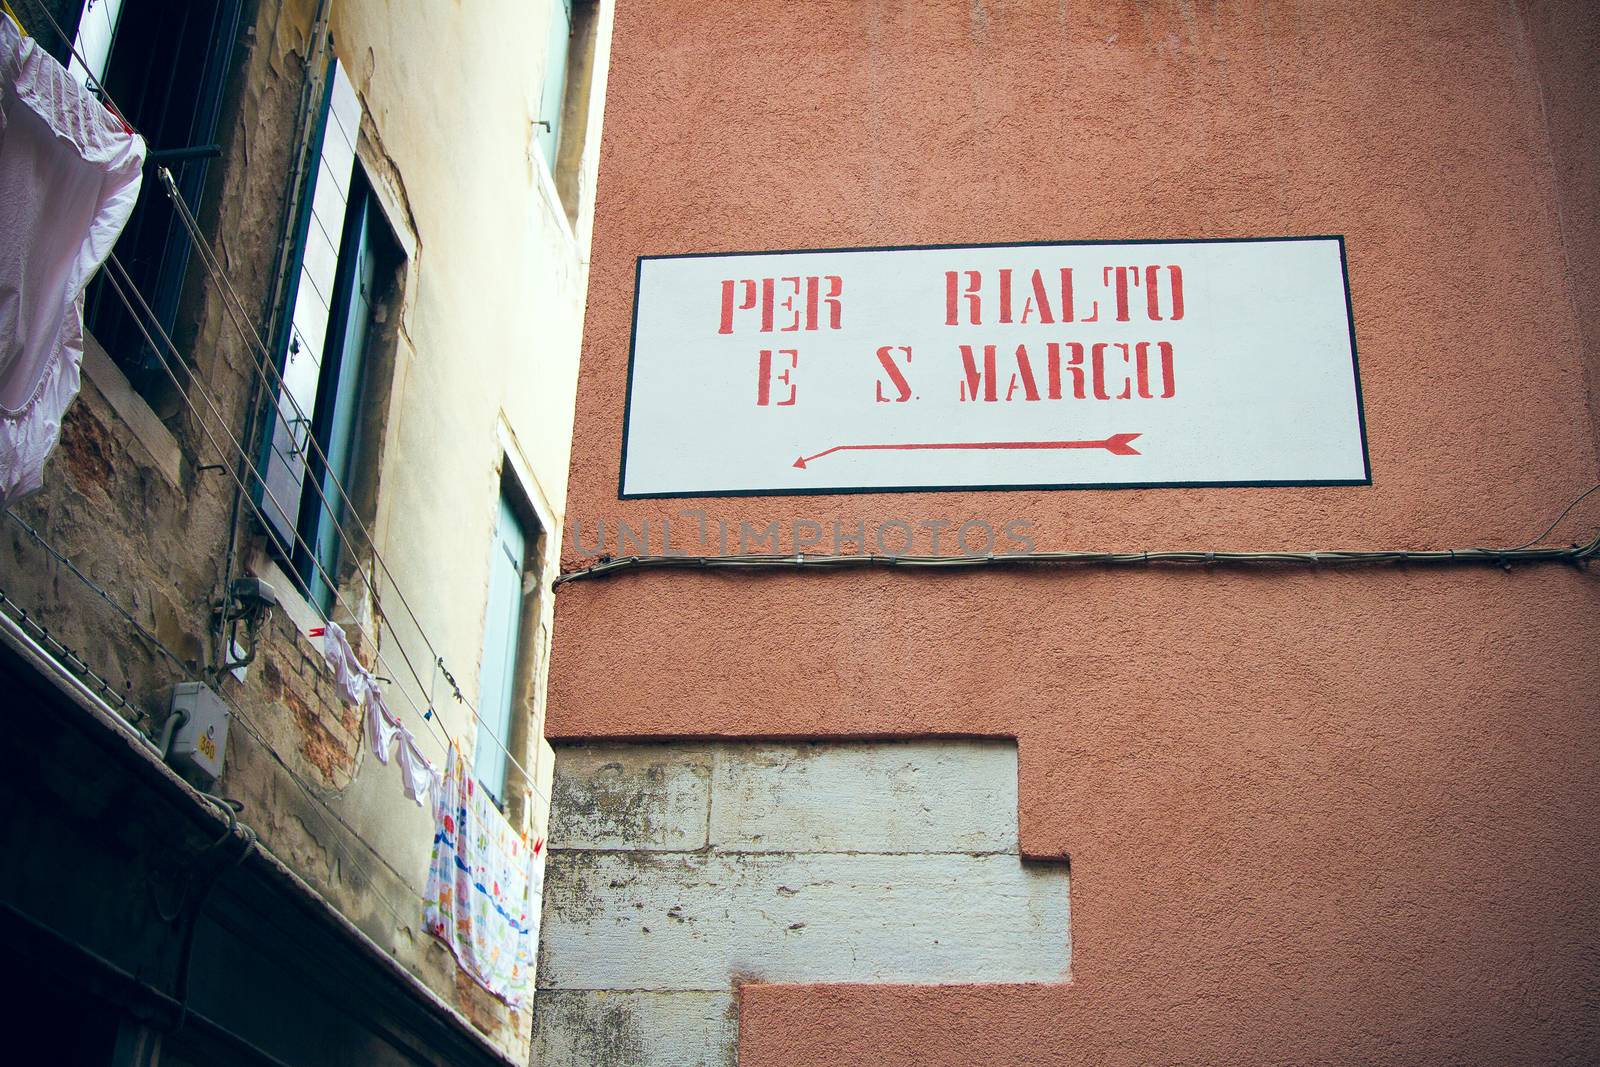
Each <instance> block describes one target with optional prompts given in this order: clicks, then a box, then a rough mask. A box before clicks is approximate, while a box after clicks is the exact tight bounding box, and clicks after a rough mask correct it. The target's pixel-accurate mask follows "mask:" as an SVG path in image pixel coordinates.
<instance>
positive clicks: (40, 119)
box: [0, 14, 145, 506]
mask: <svg viewBox="0 0 1600 1067" xmlns="http://www.w3.org/2000/svg"><path fill="white" fill-rule="evenodd" d="M144 151H145V145H144V140H143V139H142V138H140V137H139V136H138V135H137V134H134V133H130V132H129V131H128V129H127V128H126V127H125V126H124V125H123V124H122V122H121V120H119V119H118V118H116V117H115V116H114V115H112V114H111V112H110V111H108V110H106V108H105V106H104V105H103V104H101V103H100V101H98V100H96V99H95V98H94V97H93V96H91V95H90V94H89V93H88V92H86V91H85V90H84V88H83V87H82V86H81V85H79V84H78V83H77V82H76V81H75V80H73V78H72V77H71V75H69V74H68V73H67V72H66V70H64V69H63V68H62V66H61V65H60V64H59V63H57V62H56V61H55V59H54V58H52V57H51V56H50V55H49V54H48V53H47V52H45V51H44V50H43V49H42V48H40V47H39V46H38V44H37V43H36V42H34V41H33V40H32V39H31V38H27V37H24V36H22V34H21V32H20V31H19V30H18V28H17V26H16V24H15V23H14V22H12V21H11V19H10V18H9V17H8V16H6V15H4V14H0V506H3V505H5V504H8V503H10V502H11V501H12V500H15V499H16V498H17V497H19V496H22V495H23V494H25V493H30V492H32V491H33V490H35V489H37V488H39V486H40V485H41V484H42V482H43V472H44V463H45V460H46V459H47V458H48V457H49V455H50V452H51V450H52V449H54V448H55V445H56V441H57V439H58V438H59V437H60V435H61V417H62V415H64V414H65V413H66V410H67V406H68V405H69V404H71V403H72V400H73V398H74V397H75V396H77V395H78V366H79V363H80V362H81V360H82V359H83V290H84V286H86V285H87V284H88V283H89V279H90V278H91V277H92V276H93V275H94V272H95V270H96V269H97V268H98V267H99V266H100V264H101V263H103V262H104V261H105V258H106V256H108V255H110V253H111V247H112V245H114V244H115V243H116V240H117V236H118V235H119V234H120V233H121V232H122V227H123V225H124V224H125V223H126V222H127V221H128V215H129V214H130V213H131V212H132V211H133V205H134V202H135V201H136V200H138V198H139V183H140V169H141V168H142V167H143V166H144Z"/></svg>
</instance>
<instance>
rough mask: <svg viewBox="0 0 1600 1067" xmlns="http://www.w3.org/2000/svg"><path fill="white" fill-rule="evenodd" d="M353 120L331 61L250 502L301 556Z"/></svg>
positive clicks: (344, 82)
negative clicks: (277, 383) (277, 372)
mask: <svg viewBox="0 0 1600 1067" xmlns="http://www.w3.org/2000/svg"><path fill="white" fill-rule="evenodd" d="M360 115H361V107H360V103H359V102H358V101H357V99H356V94H355V88H354V86H352V85H351V83H350V78H349V76H348V75H347V74H346V73H345V71H344V67H343V66H342V65H340V64H339V63H338V62H337V61H335V62H334V64H333V70H332V76H331V77H330V78H329V79H328V93H327V97H326V99H325V101H324V103H323V114H322V128H321V130H320V131H319V134H318V146H319V147H318V153H317V160H316V166H315V167H314V168H313V169H312V170H311V173H310V176H309V178H308V179H307V185H306V190H305V199H304V210H303V211H302V214H301V217H300V222H299V229H298V232H297V237H296V240H297V243H298V247H299V249H300V254H299V256H298V259H299V263H298V264H297V266H296V269H295V273H294V280H293V282H292V283H291V285H290V289H289V299H288V304H287V306H288V307H289V308H290V309H291V310H290V314H289V317H288V319H287V320H286V322H285V328H284V329H283V331H282V334H281V337H280V340H279V347H278V359H279V362H278V366H279V368H280V369H281V371H282V374H283V382H282V385H281V387H280V390H279V393H278V395H277V396H275V397H274V398H273V399H274V402H273V405H272V408H271V411H270V415H271V419H270V421H269V423H268V425H267V427H266V429H265V434H264V437H265V439H264V440H263V441H262V445H261V456H262V459H261V473H262V479H263V481H264V482H265V486H266V489H265V490H264V491H262V490H259V489H258V501H259V503H260V504H261V510H262V512H263V513H264V514H265V515H266V517H267V520H268V525H269V526H270V527H271V528H272V532H273V533H275V534H276V535H277V537H278V540H279V543H280V545H281V547H282V548H283V550H284V551H285V553H287V554H289V555H290V556H294V555H296V554H298V553H300V552H301V551H303V550H302V549H300V548H299V547H298V546H297V545H296V541H295V538H296V534H297V533H300V532H301V530H302V525H301V512H302V510H303V507H302V502H303V501H302V498H303V497H304V496H305V495H307V494H306V490H305V483H306V472H307V469H308V466H309V463H308V460H309V457H310V454H311V453H312V451H313V450H312V449H311V447H310V444H309V442H310V438H311V434H312V430H313V426H312V424H313V421H314V418H315V413H316V410H317V401H318V399H319V397H318V392H319V387H320V385H321V382H322V379H323V374H322V361H323V352H324V350H325V349H326V347H327V345H328V343H329V340H330V333H332V332H333V331H332V330H331V329H330V320H331V319H332V318H333V307H334V291H333V290H334V284H335V281H336V278H337V275H338V265H339V254H340V251H341V245H342V243H343V239H344V231H345V225H344V224H345V218H346V214H347V208H348V204H349V198H350V182H351V177H352V175H353V173H354V170H355V158H356V155H355V143H356V131H357V129H358V128H359V120H360ZM291 397H292V398H293V402H292V403H291V401H290V398H291ZM297 408H298V410H297ZM302 413H303V414H302ZM269 494H270V495H269ZM306 540H307V541H309V540H310V538H306Z"/></svg>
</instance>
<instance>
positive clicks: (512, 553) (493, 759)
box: [472, 486, 539, 808]
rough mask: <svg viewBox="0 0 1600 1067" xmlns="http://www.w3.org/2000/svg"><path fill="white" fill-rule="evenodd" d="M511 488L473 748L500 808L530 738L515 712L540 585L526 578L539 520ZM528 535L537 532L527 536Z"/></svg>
mask: <svg viewBox="0 0 1600 1067" xmlns="http://www.w3.org/2000/svg"><path fill="white" fill-rule="evenodd" d="M525 514H526V510H525V509H523V508H520V507H518V506H517V502H516V501H514V498H513V496H512V494H511V492H510V487H509V486H507V487H506V488H504V489H502V490H501V493H500V510H499V513H498V516H497V517H496V520H495V528H494V543H493V545H492V546H491V547H490V550H489V598H488V599H489V603H488V608H487V609H486V611H485V614H484V623H483V667H482V670H481V672H480V674H479V679H478V683H479V684H478V719H479V721H478V739H477V743H476V744H475V745H474V746H473V756H472V769H473V774H474V776H475V777H476V778H477V779H478V784H479V785H481V786H483V788H485V789H487V790H488V791H489V794H490V795H491V796H493V797H494V798H495V800H496V801H497V802H498V803H499V804H500V806H501V807H502V808H504V807H505V806H506V803H507V801H508V799H509V798H508V797H507V795H506V794H507V789H506V777H507V771H508V769H509V767H510V761H509V759H508V757H507V754H508V753H510V752H515V751H517V749H518V748H519V747H525V746H523V744H522V743H523V742H525V741H526V737H525V736H524V735H525V728H526V724H525V723H519V722H518V721H517V716H516V715H514V714H513V711H514V709H515V708H516V707H517V706H518V704H519V695H520V694H519V688H520V687H521V685H522V683H523V681H524V679H525V677H526V676H527V675H529V674H530V673H531V672H529V671H526V670H519V667H521V666H522V665H523V663H524V661H525V660H527V659H528V658H529V655H528V654H527V653H525V652H524V648H525V647H527V645H528V644H529V643H528V642H526V641H525V640H524V639H523V638H524V630H531V629H533V628H535V627H536V626H537V622H536V621H535V620H533V619H530V620H529V625H528V626H526V627H525V626H524V616H529V615H531V609H530V608H529V606H528V605H527V603H526V596H525V593H524V590H525V589H528V588H529V587H530V586H531V585H535V584H536V583H530V582H528V581H526V574H527V572H529V571H530V570H531V571H533V572H534V573H537V564H530V560H537V559H538V558H539V557H538V533H539V527H538V523H537V521H535V520H533V519H531V518H528V519H524V518H523V515H525ZM530 533H531V534H532V535H533V536H531V537H530V536H529V535H530Z"/></svg>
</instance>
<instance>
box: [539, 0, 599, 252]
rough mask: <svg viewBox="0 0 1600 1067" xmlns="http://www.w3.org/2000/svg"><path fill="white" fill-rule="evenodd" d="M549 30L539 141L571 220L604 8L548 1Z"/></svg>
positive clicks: (589, 0) (588, 1) (588, 2)
mask: <svg viewBox="0 0 1600 1067" xmlns="http://www.w3.org/2000/svg"><path fill="white" fill-rule="evenodd" d="M549 3H550V32H549V36H548V41H547V44H546V46H545V47H546V50H545V66H544V85H543V87H542V89H541V90H540V93H539V119H538V127H537V138H536V139H537V140H538V142H539V148H540V149H541V151H542V152H543V154H544V159H545V163H546V164H547V165H548V166H549V167H550V176H551V178H553V179H554V181H555V185H556V192H557V193H558V194H559V195H560V197H561V202H562V205H563V207H564V208H565V209H566V212H567V220H568V221H569V222H576V220H577V217H578V199H579V192H580V191H579V188H578V182H579V175H580V173H581V171H582V169H583V149H584V140H585V138H586V136H587V134H588V125H589V90H590V87H591V85H592V82H593V78H594V48H595V39H596V29H597V27H598V16H599V5H598V3H596V2H595V0H549Z"/></svg>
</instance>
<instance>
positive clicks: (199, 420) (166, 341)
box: [106, 254, 549, 801]
mask: <svg viewBox="0 0 1600 1067" xmlns="http://www.w3.org/2000/svg"><path fill="white" fill-rule="evenodd" d="M107 262H108V263H109V265H110V267H111V271H110V272H109V273H108V274H107V276H106V277H107V280H108V281H109V282H111V283H112V288H113V290H114V291H115V292H116V294H117V297H118V299H119V300H121V301H122V303H123V305H124V306H125V307H126V308H127V310H128V314H129V316H130V317H132V318H133V320H134V322H135V324H136V325H137V326H138V328H139V332H140V333H141V334H142V335H143V336H144V338H145V340H146V342H147V343H148V344H149V345H150V346H151V348H152V349H154V350H155V351H156V354H157V356H158V358H159V359H160V361H161V366H162V369H163V370H164V371H165V372H166V374H167V376H168V377H169V378H170V379H171V380H172V382H173V385H174V387H175V388H176V390H177V392H178V394H179V396H180V397H182V399H183V403H184V404H185V406H187V407H188V409H189V411H190V412H191V413H192V414H193V416H194V418H195V422H196V425H198V426H199V427H200V429H201V431H202V432H203V433H204V434H205V436H206V439H207V440H208V441H210V442H211V445H212V447H213V448H214V449H215V450H216V451H217V454H218V456H219V458H221V459H223V460H225V461H226V460H227V459H229V458H230V457H229V456H228V453H227V450H226V449H224V448H223V447H222V445H221V443H220V442H218V440H217V438H216V436H215V435H214V434H213V433H212V432H211V428H210V427H209V426H208V425H207V422H206V419H205V417H204V414H203V413H202V412H201V411H200V409H199V408H198V407H196V406H195V403H194V401H193V399H192V398H191V397H190V396H189V395H188V392H187V391H186V390H185V389H184V388H183V386H182V384H181V382H180V381H179V379H178V376H177V373H176V372H175V371H174V369H173V367H172V362H173V361H177V362H180V363H181V362H182V356H181V355H180V354H179V352H178V350H177V346H176V344H174V342H173V341H172V338H171V336H170V335H168V334H167V332H166V329H165V327H163V326H162V325H161V323H160V322H159V321H158V320H157V319H156V318H155V315H154V313H153V312H152V311H151V309H150V306H149V304H148V303H146V302H145V299H144V296H143V294H142V293H140V292H139V290H138V288H137V287H136V286H135V285H134V284H133V279H132V277H131V276H130V275H129V274H128V272H127V268H125V267H124V266H123V265H122V263H121V261H120V260H119V259H118V258H117V257H116V256H115V254H113V255H111V256H109V257H107ZM124 284H126V285H127V287H128V291H131V292H132V294H133V297H134V298H136V299H137V300H138V303H139V307H140V309H141V310H142V311H143V316H141V315H140V313H139V311H136V310H135V309H134V306H133V301H132V300H131V299H130V298H129V295H128V291H124V289H123V285H124ZM146 316H147V317H148V318H149V319H150V325H152V326H154V327H155V329H156V332H157V333H158V334H159V335H160V337H161V341H162V345H164V346H165V348H166V350H167V351H166V352H163V351H162V345H157V344H156V341H155V338H154V337H152V336H151V334H150V332H149V329H148V328H147V326H146V324H145V321H144V317H146ZM167 352H170V353H171V359H169V358H168V355H167ZM190 382H191V384H192V385H193V386H194V388H195V389H196V390H197V391H198V392H199V394H200V398H201V399H202V400H203V401H204V402H205V405H206V408H207V409H208V410H209V411H210V412H211V414H212V416H213V418H215V420H216V421H217V423H218V425H219V426H220V427H221V428H222V432H223V434H224V435H225V436H226V437H227V438H228V441H229V442H230V443H231V444H232V446H233V448H234V451H235V453H236V454H238V455H239V456H242V457H244V458H246V459H247V460H248V459H249V455H248V453H246V452H245V450H244V446H243V445H242V444H240V442H239V439H238V438H237V437H235V436H234V435H233V432H232V430H231V429H230V428H229V427H228V423H227V419H226V418H225V417H224V416H223V415H222V413H221V412H220V411H219V410H218V408H217V406H216V403H215V402H214V400H213V398H212V396H211V391H210V390H209V389H208V388H206V386H205V383H204V382H203V381H202V380H201V379H200V378H199V376H198V375H195V376H191V378H190ZM223 467H224V469H225V470H226V471H227V472H228V476H229V477H230V478H231V479H232V480H233V482H234V483H235V485H237V486H238V488H239V490H240V492H241V493H242V494H243V499H244V500H246V501H247V503H248V504H249V506H250V508H251V510H252V511H254V512H255V514H256V516H257V517H258V518H259V519H260V520H261V521H262V523H263V525H265V524H266V523H267V518H266V514H265V512H264V511H263V510H262V508H261V505H260V504H259V503H258V502H257V501H256V499H255V497H254V494H253V493H251V492H250V490H249V489H248V488H246V486H245V484H244V482H243V481H241V480H240V478H239V475H238V473H237V472H236V471H235V470H234V469H233V467H232V466H230V465H229V464H227V463H226V462H225V463H224V464H223ZM250 470H251V472H252V476H253V477H254V478H255V480H256V481H258V482H260V484H261V491H262V492H263V493H264V494H265V495H266V497H267V499H268V500H269V501H271V503H272V506H273V507H275V508H277V509H278V510H279V512H280V513H283V514H288V512H287V511H286V509H285V508H284V507H283V504H282V503H281V502H279V500H278V499H277V497H276V496H275V495H274V494H273V492H272V489H271V487H270V486H268V485H267V484H266V482H265V480H264V479H262V477H261V475H260V472H259V471H257V470H256V468H255V466H254V465H253V464H252V465H251V466H250ZM294 537H295V541H296V543H298V544H299V545H300V546H301V547H302V548H304V549H305V550H306V553H307V555H308V557H309V558H310V560H311V562H312V565H313V566H314V567H315V568H316V570H317V573H318V574H319V575H320V576H321V578H322V580H323V581H324V582H326V583H327V585H328V588H329V589H330V590H331V591H332V592H333V595H334V598H335V600H336V602H337V603H338V604H339V605H340V606H341V607H342V608H344V610H345V611H346V612H347V613H349V615H350V618H351V619H352V620H359V615H357V613H356V611H355V609H354V608H353V607H352V606H351V605H350V603H349V601H348V600H346V599H345V597H344V594H343V593H342V592H341V591H340V588H339V585H338V583H337V582H335V581H334V579H333V576H332V575H330V574H329V573H328V571H327V568H326V567H324V566H323V564H322V562H321V560H319V559H318V558H317V555H316V553H315V551H314V550H313V549H312V547H311V545H310V544H309V542H307V541H306V539H305V537H304V536H303V535H302V534H301V533H300V532H299V531H298V530H297V531H295V534H294ZM346 543H347V545H348V542H346ZM356 569H357V571H358V572H359V573H360V574H361V576H362V578H363V580H364V581H366V583H367V586H368V588H369V589H370V590H371V592H372V594H373V598H374V603H373V608H374V610H376V611H377V613H378V615H379V617H380V618H382V619H383V620H384V621H385V622H387V623H389V627H390V632H391V633H394V632H395V628H394V623H393V620H391V619H389V617H388V616H387V614H386V613H385V612H384V611H383V606H382V604H381V603H378V601H377V596H378V591H377V588H376V586H375V585H373V583H372V580H371V578H370V576H368V575H367V574H366V572H365V571H364V570H362V569H361V568H356ZM286 573H288V574H290V576H291V580H294V581H296V582H297V587H298V589H299V591H300V592H301V593H302V595H303V596H304V597H305V599H306V601H307V603H308V604H311V605H312V606H313V607H314V608H316V610H317V611H318V614H319V615H321V616H322V618H323V619H324V621H326V622H330V623H331V622H332V619H331V618H329V615H328V613H327V612H325V611H322V609H321V606H320V605H319V604H317V603H316V600H315V598H313V597H312V596H311V591H310V588H309V583H307V582H306V581H305V580H304V579H302V578H300V576H299V575H298V574H297V573H294V572H286ZM357 625H359V622H357ZM395 644H396V647H397V648H398V649H399V651H400V655H401V659H402V661H403V662H404V663H405V666H406V668H407V670H409V671H410V672H411V677H412V679H413V680H414V681H415V682H416V685H417V689H418V691H419V692H425V691H426V687H425V686H424V684H423V681H422V676H421V674H420V673H419V672H418V671H417V669H416V666H415V665H414V664H413V663H412V662H411V659H410V656H409V655H407V653H406V650H405V645H404V644H403V643H401V642H400V641H399V640H398V638H397V639H396V642H395ZM372 645H373V656H374V658H375V660H376V661H377V663H378V665H379V666H381V667H382V668H383V670H384V672H385V673H386V674H389V675H391V677H393V676H394V675H395V672H394V670H393V668H392V667H391V666H390V665H389V662H388V661H387V660H386V659H385V658H384V656H383V652H382V650H381V649H380V648H379V647H378V642H377V641H376V640H373V642H372ZM395 688H397V689H398V690H399V691H400V693H401V695H403V696H404V697H405V698H406V701H407V702H408V703H409V704H410V705H411V707H412V710H413V711H415V712H416V713H417V714H418V715H419V716H420V717H421V719H422V722H423V723H424V725H426V726H427V727H428V728H429V729H430V730H431V729H437V730H438V731H439V732H440V733H442V734H443V735H444V737H443V738H442V739H441V740H440V744H441V746H442V747H443V748H444V753H445V754H444V759H445V760H448V759H449V753H450V750H451V749H452V748H454V749H455V750H456V751H457V752H459V751H460V746H459V745H458V744H457V743H456V741H455V739H454V737H452V736H451V734H450V731H449V729H448V728H447V727H446V726H445V725H444V723H443V722H441V721H439V719H440V717H439V716H438V715H435V714H431V713H430V711H431V709H430V711H424V710H423V708H422V707H421V706H420V705H419V704H418V703H417V700H416V698H415V697H413V696H412V695H411V692H410V691H409V690H408V689H407V687H406V686H405V685H404V684H399V683H398V681H397V683H396V685H395ZM469 710H471V711H472V712H473V715H474V717H475V718H476V717H477V711H476V709H473V708H471V707H470V705H469ZM380 714H381V712H380ZM479 721H481V720H479ZM485 733H487V734H488V736H489V737H490V738H491V739H492V740H493V741H494V742H495V744H496V746H497V747H498V748H499V749H500V750H501V752H502V753H503V754H504V755H505V757H506V759H507V760H508V761H509V762H510V763H511V765H512V766H513V767H515V768H516V769H517V771H518V772H519V773H520V774H521V775H522V777H523V780H524V781H525V782H526V783H527V786H528V788H529V789H530V790H532V791H533V792H534V793H535V794H536V795H537V796H539V797H540V798H541V799H543V800H546V801H548V800H549V796H548V794H546V793H545V791H544V790H542V789H540V788H539V785H538V783H537V782H535V781H534V779H533V776H532V775H530V774H529V773H528V772H527V770H526V769H525V768H524V767H523V766H522V764H521V762H520V761H518V760H517V758H516V757H515V756H514V755H512V754H511V752H510V750H509V749H508V748H507V747H506V746H505V745H504V744H503V743H502V742H501V741H500V739H499V738H498V737H497V736H495V734H494V732H493V731H485Z"/></svg>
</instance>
